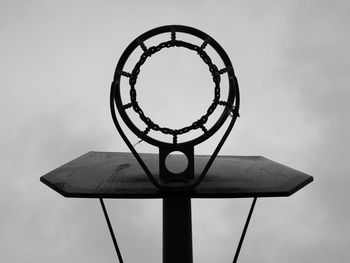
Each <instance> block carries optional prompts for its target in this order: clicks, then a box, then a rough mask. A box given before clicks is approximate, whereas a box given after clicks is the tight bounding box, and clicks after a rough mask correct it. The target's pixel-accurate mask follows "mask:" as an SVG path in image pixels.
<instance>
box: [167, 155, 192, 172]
mask: <svg viewBox="0 0 350 263" xmlns="http://www.w3.org/2000/svg"><path fill="white" fill-rule="evenodd" d="M187 166H188V160H187V157H186V155H185V154H184V153H182V152H180V151H174V152H171V153H169V154H168V156H167V157H166V158H165V167H166V168H167V169H168V171H169V172H171V173H173V174H180V173H182V172H184V171H185V170H186V169H187Z"/></svg>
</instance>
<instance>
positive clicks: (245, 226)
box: [233, 197, 257, 263]
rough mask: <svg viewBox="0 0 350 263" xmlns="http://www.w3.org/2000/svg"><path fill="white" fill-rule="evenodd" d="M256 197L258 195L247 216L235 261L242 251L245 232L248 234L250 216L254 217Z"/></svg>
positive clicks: (234, 261) (234, 262)
mask: <svg viewBox="0 0 350 263" xmlns="http://www.w3.org/2000/svg"><path fill="white" fill-rule="evenodd" d="M256 199H257V197H254V199H253V202H252V204H251V206H250V210H249V213H248V217H247V220H246V222H245V225H244V228H243V232H242V235H241V238H240V240H239V243H238V246H237V249H236V253H235V257H234V258H233V263H236V262H237V259H238V256H239V252H240V251H241V247H242V244H243V240H244V237H245V234H246V232H247V229H248V225H249V222H250V218H251V217H252V214H253V210H254V206H255V203H256Z"/></svg>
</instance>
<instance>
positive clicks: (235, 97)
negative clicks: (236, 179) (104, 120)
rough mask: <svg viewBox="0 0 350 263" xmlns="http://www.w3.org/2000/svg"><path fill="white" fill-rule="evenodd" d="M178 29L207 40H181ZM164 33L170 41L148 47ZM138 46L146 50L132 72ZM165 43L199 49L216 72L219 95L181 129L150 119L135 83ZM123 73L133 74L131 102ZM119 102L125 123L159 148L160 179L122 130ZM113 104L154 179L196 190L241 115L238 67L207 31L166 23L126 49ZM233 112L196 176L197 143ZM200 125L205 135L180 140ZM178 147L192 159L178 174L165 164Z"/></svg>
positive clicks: (169, 187)
mask: <svg viewBox="0 0 350 263" xmlns="http://www.w3.org/2000/svg"><path fill="white" fill-rule="evenodd" d="M176 32H181V33H187V34H189V35H193V36H195V37H198V38H200V39H202V40H203V43H202V45H201V46H196V45H193V44H190V43H188V42H184V41H181V40H177V39H176ZM163 33H170V36H171V38H170V40H169V41H166V42H163V43H160V44H159V45H158V46H152V47H149V48H147V47H146V45H145V41H147V40H148V39H150V38H152V37H154V36H156V35H159V34H163ZM207 45H210V46H211V47H212V48H213V49H214V50H215V51H216V52H217V53H218V55H219V56H220V58H221V59H222V61H223V63H224V65H225V68H223V69H221V70H219V69H218V68H217V67H216V66H215V64H213V63H212V62H211V59H210V57H209V56H208V55H207V54H206V52H205V51H204V49H205V48H206V46H207ZM138 47H140V48H141V49H142V50H143V54H142V55H141V57H140V60H139V62H138V63H136V65H135V67H134V69H133V71H132V72H131V73H128V72H125V71H124V66H125V63H126V61H127V60H128V58H129V57H130V55H131V54H132V52H133V51H134V50H135V49H136V48H138ZM164 47H167V48H168V47H185V48H189V49H191V50H194V51H196V52H197V53H198V55H199V56H200V57H201V58H202V59H203V61H204V62H205V63H206V64H208V66H209V70H210V72H211V74H212V76H213V81H214V83H215V98H214V100H213V103H212V104H211V105H210V107H209V108H208V111H207V113H206V114H205V115H203V116H202V117H201V118H200V119H199V120H197V121H195V122H194V123H193V124H192V125H191V126H189V127H185V128H182V129H178V130H172V129H169V128H165V127H159V125H157V124H155V123H153V122H152V120H150V118H148V117H146V116H145V115H144V113H143V111H142V109H140V107H139V105H138V103H137V100H136V89H135V84H136V80H137V76H138V74H139V72H140V67H141V65H142V64H143V63H144V62H145V60H146V59H147V58H148V57H150V56H151V55H153V54H154V53H156V52H158V51H160V50H161V49H163V48H164ZM225 73H226V74H227V76H228V82H229V92H228V98H227V100H226V101H221V100H220V75H221V74H225ZM122 76H124V77H128V78H129V84H130V87H131V90H130V100H131V102H128V103H123V101H122V98H121V92H120V89H121V87H120V78H121V77H122ZM115 105H116V106H117V110H118V112H119V114H120V116H121V118H122V119H123V121H124V123H125V124H126V125H127V127H128V128H129V129H130V130H131V131H132V132H133V133H134V134H135V135H136V136H138V137H139V138H140V139H141V140H143V141H146V142H148V143H150V144H152V145H154V146H157V147H158V148H159V170H160V174H161V175H160V178H159V180H157V179H156V178H155V177H154V175H153V174H152V173H151V172H150V171H149V169H148V168H147V166H146V165H145V163H144V162H143V160H142V158H141V157H140V156H139V154H138V153H137V152H136V150H135V148H134V146H133V145H132V144H131V143H130V141H129V140H128V138H127V137H126V135H125V133H124V131H123V130H122V128H121V126H120V124H119V120H118V118H117V115H116V109H115ZM218 105H221V106H224V107H225V108H224V110H223V112H222V114H221V116H220V117H219V119H218V120H217V121H216V123H215V124H214V125H213V126H212V127H211V128H210V129H206V128H205V127H204V124H205V122H206V119H207V118H208V116H209V115H210V114H211V113H212V112H213V111H214V110H215V108H216V107H217V106H218ZM110 107H111V114H112V118H113V121H114V123H115V126H116V128H117V130H118V132H119V133H120V135H121V136H122V138H123V140H124V141H125V142H126V144H127V145H128V147H129V149H130V151H131V152H132V153H133V154H134V156H135V158H136V159H137V161H138V162H139V163H140V165H141V167H142V168H143V169H144V171H145V173H146V174H147V176H148V177H149V179H150V181H151V182H152V183H153V184H154V185H155V186H156V187H157V188H158V189H159V190H161V191H167V192H168V191H177V192H179V191H181V192H186V191H187V192H188V191H192V190H193V189H194V188H195V187H196V186H198V185H199V183H200V182H201V181H202V180H203V178H204V176H205V175H206V173H207V171H208V170H209V168H210V166H211V164H212V163H213V161H214V159H215V158H216V156H217V154H218V152H219V151H220V149H221V147H222V145H223V143H224V142H225V140H226V138H227V136H228V135H229V133H230V132H231V130H232V127H233V125H234V123H235V121H236V118H237V117H238V116H239V89H238V82H237V78H236V76H235V74H234V70H233V67H232V64H231V61H230V59H229V57H228V56H227V54H226V52H225V51H224V49H223V48H222V47H221V46H220V45H219V44H218V43H217V42H216V41H215V40H214V39H213V38H211V37H210V36H208V35H207V34H206V33H204V32H202V31H200V30H198V29H195V28H192V27H188V26H183V25H168V26H162V27H158V28H154V29H152V30H150V31H147V32H146V33H144V34H142V35H140V36H139V37H138V38H136V39H135V40H134V41H133V42H131V43H130V45H129V46H128V47H127V48H126V49H125V51H124V52H123V54H122V56H121V58H120V59H119V61H118V64H117V67H116V70H115V74H114V80H113V82H112V85H111V95H110ZM128 108H133V109H134V110H135V111H136V112H137V113H138V114H139V116H140V118H141V119H142V120H143V121H144V122H145V123H146V125H147V128H146V129H145V130H144V131H141V130H140V129H139V128H138V127H136V126H135V124H134V123H133V122H132V121H131V120H130V118H129V116H128V114H127V113H126V109H128ZM229 116H230V117H231V121H230V123H229V125H228V127H227V129H226V132H225V133H224V135H223V137H222V138H221V140H220V141H219V143H218V145H217V147H216V148H215V150H214V152H213V154H212V156H211V158H210V159H209V161H208V163H207V165H206V166H205V168H204V170H203V171H202V173H201V175H200V176H199V177H198V178H194V146H195V145H197V144H199V143H201V142H203V141H205V140H207V139H208V138H209V137H211V136H212V135H213V134H214V133H216V132H217V131H218V130H219V129H220V127H221V126H222V125H223V124H224V123H225V121H226V120H227V118H228V117H229ZM198 128H201V129H202V130H203V134H202V135H200V136H199V137H197V138H195V139H192V140H190V141H186V142H181V143H178V142H177V136H178V135H179V134H183V133H186V132H188V131H190V130H192V129H198ZM151 129H153V130H157V131H161V132H163V133H165V134H171V135H172V136H173V143H167V142H162V141H159V140H156V139H154V138H152V137H150V136H148V132H149V131H150V130H151ZM175 151H180V152H182V153H183V154H184V155H185V156H186V158H187V160H188V166H187V168H186V169H185V171H183V172H182V173H180V174H174V173H172V172H170V171H169V170H168V169H167V167H166V165H165V159H166V157H167V156H168V154H170V153H172V152H175ZM173 182H175V184H173Z"/></svg>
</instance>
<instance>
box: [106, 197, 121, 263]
mask: <svg viewBox="0 0 350 263" xmlns="http://www.w3.org/2000/svg"><path fill="white" fill-rule="evenodd" d="M100 203H101V206H102V210H103V214H104V215H105V218H106V221H107V225H108V229H109V232H110V233H111V237H112V240H113V244H114V248H115V251H116V252H117V255H118V260H119V263H123V258H122V255H121V254H120V250H119V247H118V243H117V240H116V238H115V236H114V232H113V228H112V225H111V222H110V221H109V217H108V214H107V210H106V207H105V204H104V202H103V200H102V198H100Z"/></svg>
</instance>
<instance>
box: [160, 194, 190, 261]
mask: <svg viewBox="0 0 350 263" xmlns="http://www.w3.org/2000/svg"><path fill="white" fill-rule="evenodd" d="M192 262H193V254H192V222H191V198H189V197H181V198H180V197H179V198H176V197H165V198H163V263H192Z"/></svg>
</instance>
